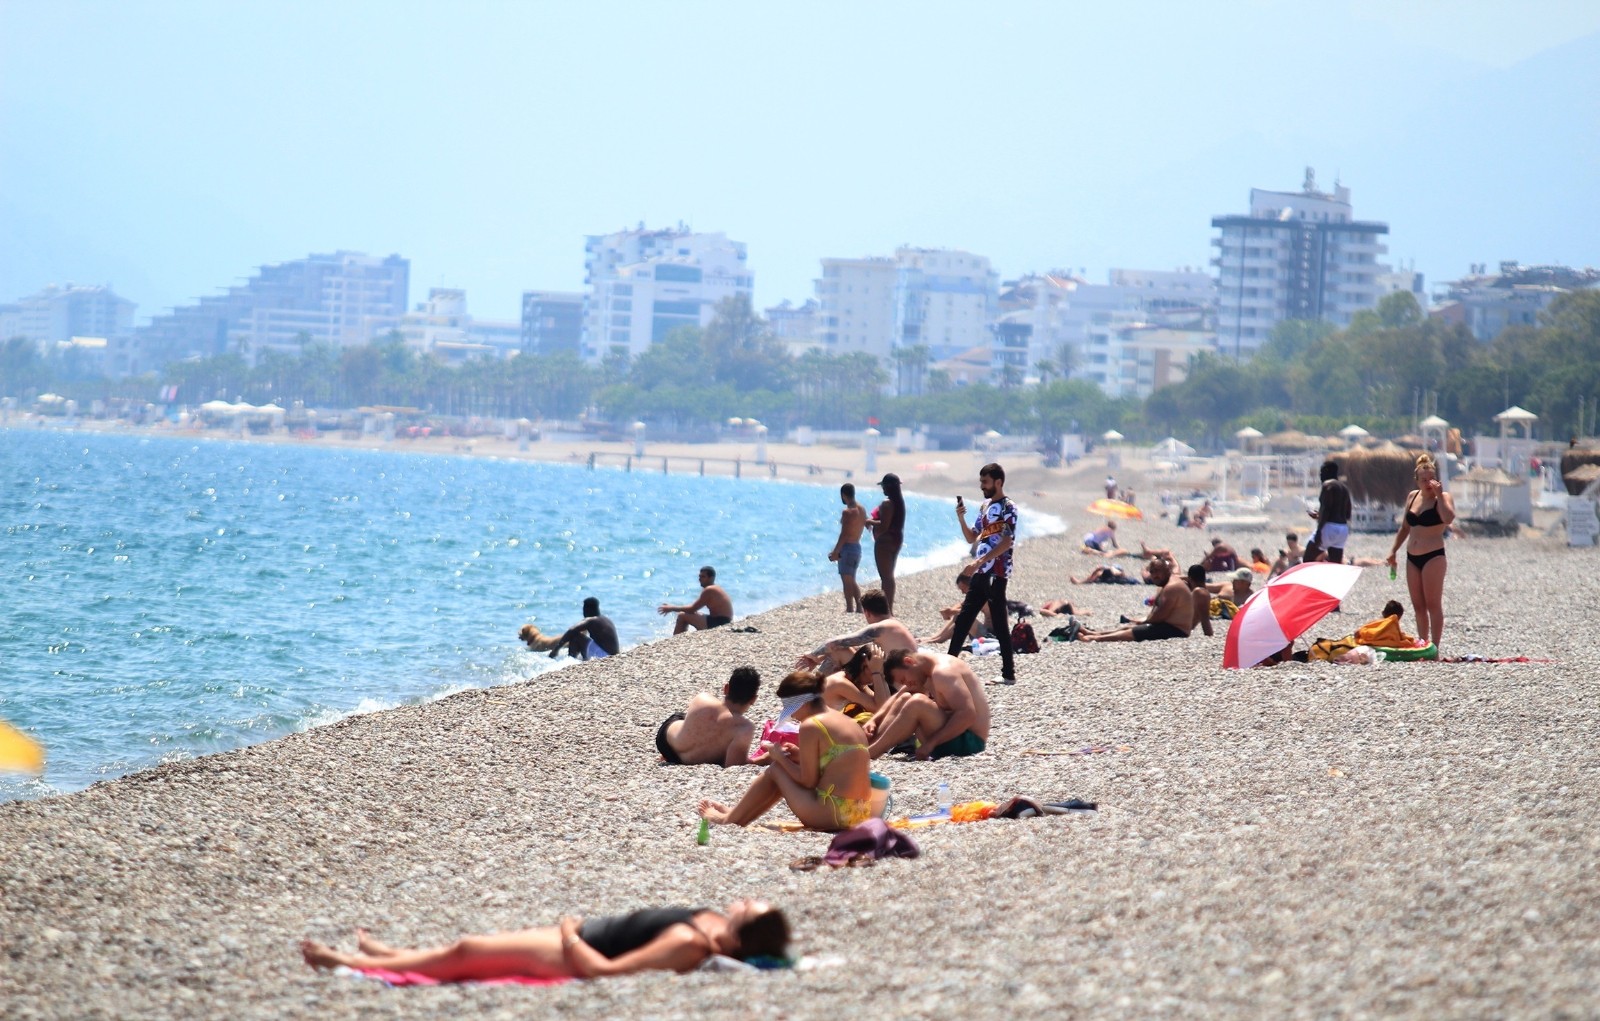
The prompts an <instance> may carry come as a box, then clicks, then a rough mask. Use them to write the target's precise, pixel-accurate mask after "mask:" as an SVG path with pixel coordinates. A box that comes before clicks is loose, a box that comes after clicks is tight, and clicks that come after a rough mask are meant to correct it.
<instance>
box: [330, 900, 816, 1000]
mask: <svg viewBox="0 0 1600 1021" xmlns="http://www.w3.org/2000/svg"><path fill="white" fill-rule="evenodd" d="M356 946H357V952H356V953H353V954H345V953H340V952H339V951H337V950H334V949H333V948H332V947H329V946H326V945H325V944H322V943H318V942H317V941H316V940H312V939H307V940H304V941H302V942H301V944H300V955H301V956H302V957H303V958H304V959H305V962H306V963H307V964H309V965H311V966H312V967H313V968H334V967H338V966H340V965H343V966H344V967H347V968H356V969H363V970H366V969H382V970H384V971H403V972H412V973H415V974H418V975H425V976H427V977H428V978H431V979H436V980H438V981H440V982H470V981H473V980H475V979H491V978H509V977H513V976H516V977H525V978H600V977H602V976H606V975H629V974H632V973H634V972H639V971H678V972H685V971H692V970H694V969H695V968H697V967H699V966H700V965H701V964H702V963H703V962H704V961H705V960H706V959H707V958H708V957H711V956H712V955H713V954H722V955H725V956H727V957H736V958H738V959H740V960H750V959H752V958H770V959H775V960H782V959H784V957H785V955H786V954H787V952H788V948H789V921H788V919H787V918H785V917H784V914H783V912H782V911H780V910H778V909H777V908H775V907H773V906H772V905H771V904H769V903H767V902H766V901H762V900H738V901H734V902H733V903H732V904H729V905H728V906H727V907H726V908H724V909H723V910H722V911H712V910H709V909H707V908H649V909H645V910H643V911H634V912H631V913H629V914H626V915H613V916H610V917H606V918H591V919H588V920H587V921H585V920H584V919H581V918H571V917H568V918H563V919H561V922H560V924H559V925H546V926H542V927H540V928H537V929H523V930H521V931H519V932H505V933H496V934H493V935H481V936H463V937H461V938H460V939H458V940H456V941H455V942H454V943H451V944H450V945H448V946H442V947H434V948H432V949H428V950H406V949H399V948H395V947H391V946H388V945H386V944H384V943H380V942H378V941H377V940H375V939H373V938H372V937H371V936H370V935H368V933H367V931H366V930H365V929H357V930H356Z"/></svg>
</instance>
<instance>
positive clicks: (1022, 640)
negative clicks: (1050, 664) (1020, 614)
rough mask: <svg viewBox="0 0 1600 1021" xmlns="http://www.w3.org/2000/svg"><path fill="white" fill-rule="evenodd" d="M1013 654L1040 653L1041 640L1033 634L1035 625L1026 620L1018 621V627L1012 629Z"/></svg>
mask: <svg viewBox="0 0 1600 1021" xmlns="http://www.w3.org/2000/svg"><path fill="white" fill-rule="evenodd" d="M1011 651H1012V652H1038V651H1039V639H1038V638H1036V637H1035V636H1034V634H1033V625H1032V624H1029V623H1028V622H1027V621H1025V620H1019V621H1017V625H1016V627H1014V628H1012V629H1011Z"/></svg>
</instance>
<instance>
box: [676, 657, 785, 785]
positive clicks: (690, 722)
mask: <svg viewBox="0 0 1600 1021" xmlns="http://www.w3.org/2000/svg"><path fill="white" fill-rule="evenodd" d="M760 688H761V675H760V674H759V673H757V672H756V670H755V668H754V667H748V666H742V667H739V668H737V669H736V670H734V672H733V674H732V676H730V677H729V678H728V683H727V684H724V685H723V686H722V697H721V698H717V697H716V696H715V695H711V694H708V693H707V692H704V691H702V692H700V693H699V694H697V695H695V697H694V698H691V699H690V700H689V708H688V709H686V710H684V711H683V712H681V713H673V714H672V715H671V716H668V717H667V718H666V720H664V721H663V722H662V724H661V726H660V727H659V728H658V729H657V730H656V751H658V752H660V753H661V761H663V762H665V763H666V764H667V765H669V766H701V765H708V764H709V765H717V766H742V765H744V764H745V763H746V762H749V761H750V758H749V756H750V742H751V741H753V740H754V739H755V736H756V728H755V724H754V723H751V722H750V720H748V719H746V718H745V713H747V712H749V711H750V707H751V706H752V705H754V704H755V700H756V692H757V691H759V690H760Z"/></svg>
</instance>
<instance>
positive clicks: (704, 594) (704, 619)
mask: <svg viewBox="0 0 1600 1021" xmlns="http://www.w3.org/2000/svg"><path fill="white" fill-rule="evenodd" d="M701 610H704V611H705V612H704V613H701V612H700V611H701ZM656 612H657V613H659V614H661V615H662V616H663V617H664V616H666V615H667V614H669V613H676V614H677V615H678V620H677V622H676V623H675V624H673V625H672V633H673V634H675V635H681V634H683V633H684V632H685V631H687V630H689V629H690V628H696V629H698V630H700V631H704V630H706V629H707V628H714V627H721V626H722V625H724V624H727V623H730V622H731V621H732V620H733V600H732V599H730V598H729V597H728V593H726V592H724V591H723V589H722V586H721V585H718V584H717V569H716V568H714V567H702V568H700V598H699V599H696V600H695V601H694V602H692V603H690V604H689V605H688V606H668V605H667V604H666V603H662V604H661V605H660V606H658V607H656Z"/></svg>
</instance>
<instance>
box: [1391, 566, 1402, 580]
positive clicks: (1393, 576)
mask: <svg viewBox="0 0 1600 1021" xmlns="http://www.w3.org/2000/svg"><path fill="white" fill-rule="evenodd" d="M1399 576H1400V574H1399V571H1398V570H1396V568H1395V565H1394V564H1390V565H1389V580H1390V581H1394V580H1395V579H1396V578H1398V577H1399Z"/></svg>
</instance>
